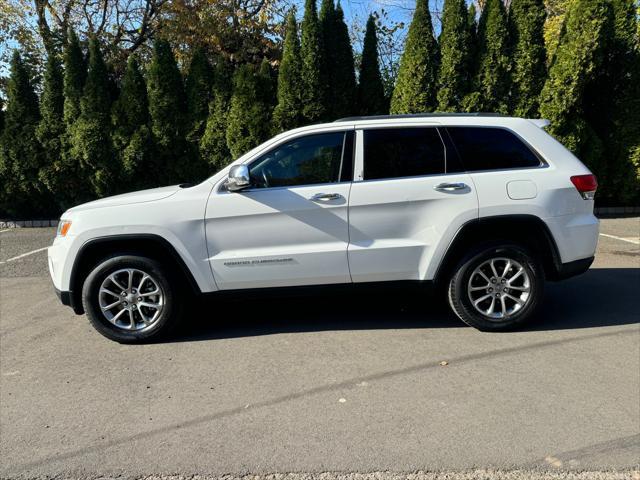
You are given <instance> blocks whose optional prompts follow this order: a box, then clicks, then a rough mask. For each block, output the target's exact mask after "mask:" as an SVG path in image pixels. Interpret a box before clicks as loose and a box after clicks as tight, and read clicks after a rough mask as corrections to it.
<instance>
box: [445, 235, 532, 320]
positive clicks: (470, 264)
mask: <svg viewBox="0 0 640 480" xmlns="http://www.w3.org/2000/svg"><path fill="white" fill-rule="evenodd" d="M491 259H496V263H495V266H496V269H497V270H498V273H499V274H500V275H501V274H502V271H504V270H505V269H506V266H507V263H506V261H504V260H497V259H509V260H511V261H512V265H513V264H514V263H513V262H517V264H519V265H520V266H522V268H523V269H524V272H525V273H526V275H527V276H528V285H529V291H528V292H526V290H522V289H524V288H525V287H524V278H523V275H520V276H518V277H515V272H516V271H517V270H519V268H518V269H517V270H516V269H515V267H514V266H512V267H511V269H510V270H509V271H508V272H509V273H510V274H511V276H514V280H513V285H514V287H518V288H519V289H518V290H516V288H508V287H509V284H508V283H502V281H501V278H502V277H501V276H500V275H499V276H498V277H497V278H496V277H495V276H494V275H491V274H490V273H489V276H490V278H489V282H493V280H494V278H496V281H497V285H494V284H492V283H488V285H487V286H488V287H490V288H487V289H486V290H485V289H484V287H483V286H482V285H484V281H485V280H484V278H485V277H482V276H481V274H479V273H476V274H474V272H475V271H476V269H477V268H478V267H481V266H483V265H484V266H483V267H481V269H484V268H490V267H491V265H490V264H489V265H486V264H485V262H487V261H490V260H491ZM500 269H502V271H500ZM488 271H489V272H491V270H488ZM509 273H507V274H506V275H505V276H506V277H508V276H509ZM472 275H474V279H473V280H472V283H471V284H470V278H471V276H472ZM478 279H479V280H480V282H482V283H476V282H478ZM507 282H508V280H507ZM518 282H521V284H518ZM470 286H471V287H474V288H476V287H477V288H478V290H476V291H474V290H472V289H470ZM505 287H507V291H506V292H505V291H504V288H505ZM470 290H471V296H472V297H473V300H475V301H478V300H479V299H480V298H481V297H485V296H488V295H491V296H490V297H488V298H487V299H486V300H483V301H482V302H480V303H479V304H478V308H480V309H482V310H484V311H485V312H489V311H491V310H492V307H491V305H492V303H491V302H492V301H495V302H496V303H495V304H493V306H494V308H496V309H500V310H502V312H496V313H494V315H500V314H501V313H502V315H504V316H503V317H502V318H492V317H491V315H489V314H486V313H485V314H483V313H481V312H480V311H478V309H476V307H475V306H474V305H473V303H474V302H472V298H470ZM490 290H491V291H490ZM543 292H544V270H543V268H542V265H541V264H540V261H539V259H538V258H536V257H535V256H534V255H532V254H531V253H530V252H529V251H528V250H526V249H524V248H522V247H520V246H517V245H512V244H501V245H493V246H486V247H484V248H480V249H478V250H476V251H474V252H472V253H471V254H470V255H469V256H467V257H466V258H465V259H464V260H463V261H462V262H460V264H459V265H458V266H457V268H456V269H455V271H454V273H453V276H452V277H451V280H450V282H449V288H448V297H449V305H450V306H451V309H452V310H453V312H454V313H455V314H456V315H457V316H458V317H459V318H460V319H461V320H462V321H463V322H465V323H466V324H467V325H470V326H472V327H475V328H477V329H478V330H482V331H489V332H495V331H504V330H512V329H514V328H516V327H519V326H521V325H523V324H524V323H525V322H527V321H528V320H530V319H531V318H532V317H533V316H534V315H535V312H536V310H537V308H538V306H539V305H540V303H541V302H542V296H543ZM526 293H528V295H526V296H525V294H526ZM498 297H504V298H498ZM509 297H516V298H517V299H518V300H520V301H521V302H522V305H519V304H518V303H517V302H516V301H515V300H512V299H511V298H509ZM501 302H505V303H501ZM503 305H505V306H503ZM485 308H486V310H485ZM503 309H504V310H503ZM504 312H507V313H508V315H505V314H504Z"/></svg>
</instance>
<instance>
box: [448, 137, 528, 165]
mask: <svg viewBox="0 0 640 480" xmlns="http://www.w3.org/2000/svg"><path fill="white" fill-rule="evenodd" d="M447 130H448V131H449V134H450V135H451V138H452V140H453V143H454V144H455V146H456V149H457V150H458V153H459V154H460V157H461V160H462V163H463V164H464V166H465V168H466V170H468V171H474V170H502V169H508V168H527V167H537V166H539V165H540V160H539V159H538V157H536V155H535V154H534V153H533V152H532V151H531V149H530V148H529V147H527V146H526V145H525V144H524V143H523V142H522V140H520V139H519V138H518V137H517V136H515V135H514V134H513V133H511V132H510V131H508V130H505V129H502V128H484V127H483V128H478V127H447Z"/></svg>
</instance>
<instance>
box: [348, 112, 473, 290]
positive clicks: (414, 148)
mask: <svg viewBox="0 0 640 480" xmlns="http://www.w3.org/2000/svg"><path fill="white" fill-rule="evenodd" d="M356 138H357V140H356V141H357V149H356V152H357V153H356V177H355V179H354V183H353V185H352V187H351V195H350V199H349V239H350V243H349V250H348V253H349V268H350V271H351V278H352V279H353V281H354V282H370V281H389V280H428V279H430V278H432V277H433V275H434V272H435V269H436V268H437V261H438V260H439V258H440V257H441V256H442V254H443V253H444V251H445V250H446V248H447V247H448V241H449V240H450V239H451V238H453V236H454V234H455V232H456V231H457V230H458V229H459V228H460V227H461V226H462V225H463V224H464V223H466V222H467V221H469V220H472V219H475V218H477V217H478V199H477V195H476V192H475V188H474V185H473V181H472V179H471V177H470V176H469V175H468V174H467V173H465V172H464V171H462V168H461V167H460V164H459V161H458V157H457V155H455V152H453V151H452V150H453V149H452V147H451V146H449V143H448V142H449V141H448V140H447V139H446V138H445V137H443V136H442V132H441V131H440V130H439V129H438V128H437V126H436V125H429V126H424V125H423V126H414V125H404V126H401V125H399V126H393V127H377V128H364V129H359V130H358V131H357V137H356ZM443 239H444V240H443Z"/></svg>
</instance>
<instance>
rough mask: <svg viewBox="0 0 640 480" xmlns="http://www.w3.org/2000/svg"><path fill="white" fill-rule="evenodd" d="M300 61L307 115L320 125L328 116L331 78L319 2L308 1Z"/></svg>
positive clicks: (306, 3)
mask: <svg viewBox="0 0 640 480" xmlns="http://www.w3.org/2000/svg"><path fill="white" fill-rule="evenodd" d="M300 58H301V67H300V68H301V72H300V74H301V77H302V87H301V88H302V91H301V99H302V108H303V116H304V118H305V120H306V121H307V122H309V123H312V122H317V121H320V120H323V119H324V118H325V116H326V105H325V101H326V97H327V93H328V91H327V90H328V78H327V72H326V69H325V68H324V65H325V64H326V59H325V50H324V41H323V36H322V30H321V27H320V21H319V20H318V12H317V10H316V2H315V0H305V3H304V18H303V19H302V25H301V40H300ZM280 68H282V66H281V67H280Z"/></svg>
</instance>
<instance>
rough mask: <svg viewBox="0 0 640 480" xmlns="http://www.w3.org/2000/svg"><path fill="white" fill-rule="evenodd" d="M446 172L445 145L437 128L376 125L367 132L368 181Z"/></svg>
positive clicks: (365, 145)
mask: <svg viewBox="0 0 640 480" xmlns="http://www.w3.org/2000/svg"><path fill="white" fill-rule="evenodd" d="M444 172H445V151H444V144H443V143H442V140H441V139H440V134H439V133H438V131H437V129H436V128H433V127H426V128H419V127H418V128H376V129H370V130H365V131H364V178H365V180H376V179H382V178H399V177H415V176H419V175H435V174H439V173H444Z"/></svg>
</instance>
